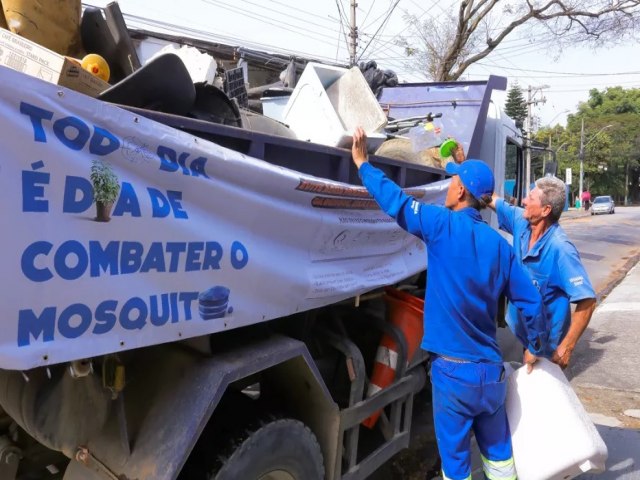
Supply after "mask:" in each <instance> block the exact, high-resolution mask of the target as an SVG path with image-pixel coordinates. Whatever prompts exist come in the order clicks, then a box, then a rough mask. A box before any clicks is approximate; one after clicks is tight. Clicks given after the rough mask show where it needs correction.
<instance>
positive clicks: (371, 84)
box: [0, 0, 444, 168]
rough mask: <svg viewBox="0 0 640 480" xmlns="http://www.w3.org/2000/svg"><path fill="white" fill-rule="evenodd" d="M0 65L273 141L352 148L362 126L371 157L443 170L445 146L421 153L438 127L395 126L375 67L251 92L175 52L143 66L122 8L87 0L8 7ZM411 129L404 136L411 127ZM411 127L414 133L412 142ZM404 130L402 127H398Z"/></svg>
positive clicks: (240, 74) (188, 50) (318, 72)
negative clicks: (89, 3)
mask: <svg viewBox="0 0 640 480" xmlns="http://www.w3.org/2000/svg"><path fill="white" fill-rule="evenodd" d="M0 1H1V3H2V7H3V8H2V14H3V15H0V27H2V29H0V64H2V65H4V66H7V67H10V68H13V69H15V70H19V71H21V72H23V73H26V74H30V75H33V76H37V77H39V78H41V79H43V80H46V81H49V82H52V83H56V84H58V85H60V86H63V87H67V88H70V89H73V90H76V91H79V92H81V93H84V94H86V95H90V96H92V97H95V98H98V99H100V100H103V101H107V102H111V103H115V104H119V105H123V106H126V107H137V108H143V109H147V110H154V111H160V112H164V113H170V114H175V115H181V116H187V117H191V118H196V119H200V120H204V121H207V122H213V123H217V124H223V125H229V126H232V127H238V128H244V129H249V130H253V131H259V132H262V133H267V134H270V135H279V136H284V137H288V138H293V139H298V140H303V141H310V142H315V143H319V144H323V145H328V146H332V147H341V148H350V146H351V135H352V132H353V131H354V130H355V128H356V127H357V126H362V127H363V128H364V130H365V132H366V133H367V135H368V138H369V150H370V152H371V153H377V154H379V155H384V156H388V157H391V158H395V159H397V160H401V161H406V162H411V163H418V164H423V165H428V166H431V167H436V168H442V167H443V166H444V165H443V163H444V162H443V159H442V158H440V156H439V153H438V149H437V146H438V143H437V142H431V143H430V144H425V143H424V142H422V144H420V145H418V143H419V142H418V143H416V141H415V138H417V137H416V132H417V135H418V136H420V135H421V136H422V137H424V135H422V133H421V132H424V131H425V128H427V127H428V126H429V125H431V123H430V122H432V121H433V119H429V118H427V117H425V118H418V119H410V120H412V121H413V123H411V124H410V125H409V124H407V123H406V122H404V124H402V122H403V120H394V119H388V118H387V115H386V113H385V112H384V110H383V109H382V107H381V106H380V104H379V103H378V100H377V97H378V96H379V93H380V92H381V91H382V89H383V88H385V87H394V86H396V85H397V84H398V78H397V76H396V75H395V74H394V73H393V72H391V71H382V70H380V69H378V67H377V64H376V63H375V62H367V63H363V64H361V65H360V67H353V68H351V69H347V68H341V67H336V66H329V65H323V64H319V63H308V64H307V65H306V67H305V69H304V71H303V73H302V75H301V76H300V78H296V77H297V75H296V67H295V62H294V61H293V60H292V61H291V63H290V64H289V67H287V69H286V70H284V71H283V72H282V74H281V76H280V81H279V82H276V83H275V84H270V85H264V86H260V87H257V88H253V89H249V90H248V91H247V88H246V83H245V76H244V71H243V69H242V68H234V69H229V70H226V71H225V70H224V69H222V68H221V66H220V65H218V63H217V62H216V60H215V59H214V58H213V57H212V56H211V55H209V54H208V53H203V52H201V51H199V50H198V49H197V48H194V47H191V46H181V47H179V48H178V47H176V46H174V45H168V46H166V47H165V48H163V49H161V50H160V51H158V52H157V53H156V54H154V55H153V56H152V57H150V58H149V59H148V60H147V61H146V62H145V64H144V65H142V64H141V62H140V60H139V57H138V53H137V52H136V49H135V48H134V45H133V42H132V40H131V37H130V35H129V32H128V30H127V26H126V24H125V20H124V18H123V15H122V12H121V11H120V8H119V6H118V3H117V2H112V3H110V4H109V5H107V6H106V7H105V8H104V11H103V10H102V9H98V8H94V7H88V8H86V9H85V10H84V11H82V7H81V3H80V0H60V1H58V2H29V1H24V0H0ZM402 125H404V127H402ZM407 125H409V126H410V127H417V129H416V128H414V129H413V137H412V135H411V133H412V132H411V131H410V128H407ZM399 126H400V127H399Z"/></svg>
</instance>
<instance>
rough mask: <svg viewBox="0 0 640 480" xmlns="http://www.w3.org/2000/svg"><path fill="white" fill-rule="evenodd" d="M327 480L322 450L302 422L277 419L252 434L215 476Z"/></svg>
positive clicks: (226, 479)
mask: <svg viewBox="0 0 640 480" xmlns="http://www.w3.org/2000/svg"><path fill="white" fill-rule="evenodd" d="M238 479H243V480H323V479H324V464H323V459H322V452H321V451H320V446H319V445H318V441H317V440H316V437H315V435H314V434H313V433H312V432H311V430H309V429H308V428H307V427H306V426H305V425H304V424H303V423H302V422H299V421H297V420H292V419H282V420H275V421H273V422H271V423H267V424H266V425H263V426H262V427H260V428H259V429H257V430H254V431H253V432H249V433H248V435H247V436H246V437H245V438H244V440H242V441H241V443H240V444H239V445H238V446H237V448H235V450H234V451H233V453H232V454H231V456H230V457H229V458H228V459H227V460H226V461H224V464H223V465H222V467H221V468H220V470H218V472H217V473H214V474H213V475H212V476H211V480H238Z"/></svg>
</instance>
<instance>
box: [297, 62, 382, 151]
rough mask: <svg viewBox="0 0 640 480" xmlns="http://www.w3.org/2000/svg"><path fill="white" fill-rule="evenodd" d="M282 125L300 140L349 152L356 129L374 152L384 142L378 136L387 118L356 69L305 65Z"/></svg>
mask: <svg viewBox="0 0 640 480" xmlns="http://www.w3.org/2000/svg"><path fill="white" fill-rule="evenodd" d="M284 123H286V124H287V125H289V127H290V128H291V129H292V130H293V131H294V132H295V134H296V136H297V137H298V138H299V139H301V140H309V141H311V142H314V143H320V144H322V145H329V146H332V147H343V148H349V147H350V146H351V139H352V135H353V132H354V130H355V128H356V127H358V126H361V127H362V128H363V129H364V131H365V133H366V134H367V136H368V137H369V138H368V142H367V147H368V149H369V151H374V150H375V149H376V148H377V147H378V146H380V145H381V144H382V142H383V141H384V140H386V135H385V134H383V133H380V132H381V130H382V128H383V127H384V126H385V125H386V124H387V117H386V115H385V114H384V111H383V110H382V107H380V105H379V104H378V100H377V99H376V97H375V96H374V94H373V92H372V91H371V88H370V87H369V85H368V84H367V81H366V80H365V79H364V76H363V75H362V73H361V72H360V69H358V68H357V67H354V68H351V69H346V68H340V67H333V66H330V65H320V64H318V63H309V64H307V66H306V67H305V69H304V72H302V75H301V76H300V79H299V80H298V83H297V85H296V88H295V89H294V90H293V93H292V94H291V98H290V99H289V102H288V104H287V106H286V108H285V112H284Z"/></svg>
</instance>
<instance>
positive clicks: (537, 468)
mask: <svg viewBox="0 0 640 480" xmlns="http://www.w3.org/2000/svg"><path fill="white" fill-rule="evenodd" d="M505 368H506V370H507V373H509V370H510V368H508V367H507V366H505ZM507 385H508V386H507V402H506V410H507V417H508V419H509V427H510V428H511V441H512V443H513V456H514V460H515V464H516V470H517V472H518V479H519V480H550V479H563V480H566V479H569V478H574V477H576V476H577V475H580V474H582V473H586V472H592V473H597V472H602V471H604V469H605V462H606V460H607V455H608V452H607V446H606V445H605V443H604V441H603V440H602V438H601V437H600V434H599V433H598V431H597V430H596V427H595V425H594V424H593V422H592V421H591V419H590V418H589V414H588V413H587V412H586V411H585V409H584V407H583V406H582V404H581V403H580V400H579V399H578V397H577V396H576V394H575V392H574V391H573V389H572V388H571V385H570V384H569V382H568V381H567V378H566V377H565V376H564V373H562V370H561V369H560V367H558V366H557V365H556V364H554V363H551V362H550V361H549V360H546V359H540V360H539V362H538V363H536V366H535V368H534V370H533V372H531V373H530V374H527V371H526V367H521V368H519V369H518V370H515V371H513V372H511V374H510V375H509V376H508V379H507Z"/></svg>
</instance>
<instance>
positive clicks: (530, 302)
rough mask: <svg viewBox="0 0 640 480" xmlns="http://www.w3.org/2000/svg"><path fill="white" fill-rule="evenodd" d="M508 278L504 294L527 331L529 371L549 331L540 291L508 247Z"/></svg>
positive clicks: (526, 353) (545, 342)
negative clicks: (516, 310) (515, 309)
mask: <svg viewBox="0 0 640 480" xmlns="http://www.w3.org/2000/svg"><path fill="white" fill-rule="evenodd" d="M508 261H509V280H508V282H507V287H506V290H505V294H506V296H507V298H508V299H509V301H510V302H511V303H512V304H513V305H514V306H515V307H516V308H517V309H518V310H519V311H520V313H521V316H522V318H523V319H524V327H525V328H526V331H527V345H525V348H526V349H527V352H525V356H524V362H525V363H527V364H528V369H527V370H528V371H529V372H530V371H531V369H532V367H533V364H534V363H535V362H536V360H537V357H538V356H539V355H542V354H543V353H544V351H545V348H546V346H547V341H548V337H549V331H548V328H547V323H546V320H545V314H544V305H543V303H542V297H541V296H540V292H539V291H538V289H537V288H536V287H535V286H534V285H533V283H532V282H531V277H530V276H529V274H528V273H527V272H526V271H525V270H524V268H523V267H522V266H521V265H520V264H519V263H518V261H517V260H516V258H515V256H514V255H513V251H512V250H511V247H509V260H508Z"/></svg>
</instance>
